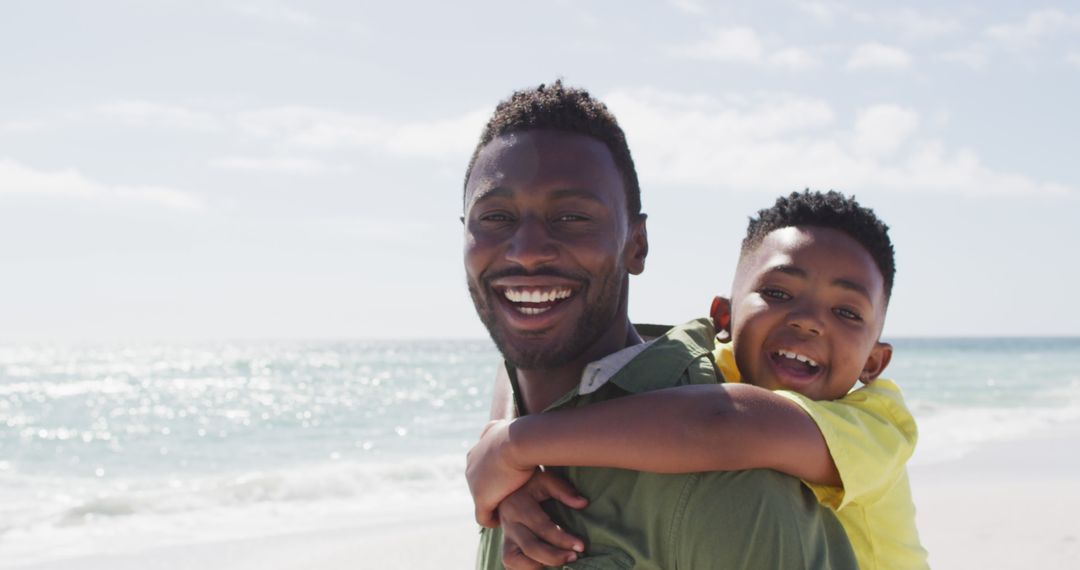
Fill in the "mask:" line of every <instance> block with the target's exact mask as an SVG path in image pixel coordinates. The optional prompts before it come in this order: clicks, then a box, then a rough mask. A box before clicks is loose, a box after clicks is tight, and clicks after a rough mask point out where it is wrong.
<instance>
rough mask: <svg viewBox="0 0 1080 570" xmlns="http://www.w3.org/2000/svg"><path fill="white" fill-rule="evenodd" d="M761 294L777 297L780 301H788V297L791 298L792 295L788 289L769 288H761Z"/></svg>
mask: <svg viewBox="0 0 1080 570" xmlns="http://www.w3.org/2000/svg"><path fill="white" fill-rule="evenodd" d="M761 296H762V297H768V298H770V299H777V300H779V301H787V300H788V299H790V298H791V295H789V294H788V293H787V292H786V291H781V290H780V289H768V288H766V289H762V290H761Z"/></svg>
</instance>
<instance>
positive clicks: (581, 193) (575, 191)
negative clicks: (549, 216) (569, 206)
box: [551, 188, 604, 204]
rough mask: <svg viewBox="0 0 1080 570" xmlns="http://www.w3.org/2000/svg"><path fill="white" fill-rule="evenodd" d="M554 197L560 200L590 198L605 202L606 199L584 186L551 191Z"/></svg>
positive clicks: (590, 199)
mask: <svg viewBox="0 0 1080 570" xmlns="http://www.w3.org/2000/svg"><path fill="white" fill-rule="evenodd" d="M551 197H552V198H553V199H556V200H559V199H564V198H579V199H582V200H589V201H592V202H599V203H601V204H602V203H603V202H604V201H603V200H601V199H600V197H599V196H597V195H596V193H595V192H590V191H588V190H585V189H583V188H565V189H562V190H555V191H554V192H552V193H551Z"/></svg>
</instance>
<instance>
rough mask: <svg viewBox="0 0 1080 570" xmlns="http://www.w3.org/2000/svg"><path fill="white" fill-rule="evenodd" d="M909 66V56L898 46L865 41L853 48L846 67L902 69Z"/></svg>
mask: <svg viewBox="0 0 1080 570" xmlns="http://www.w3.org/2000/svg"><path fill="white" fill-rule="evenodd" d="M910 66H911V56H910V55H908V53H907V52H906V51H904V50H902V49H900V48H898V47H894V46H887V45H884V44H879V43H866V44H862V45H860V46H858V47H856V48H855V51H853V52H852V54H851V58H849V59H848V62H847V67H848V69H852V70H858V69H904V68H907V67H910Z"/></svg>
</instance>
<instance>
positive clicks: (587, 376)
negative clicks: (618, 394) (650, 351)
mask: <svg viewBox="0 0 1080 570" xmlns="http://www.w3.org/2000/svg"><path fill="white" fill-rule="evenodd" d="M654 342H656V339H655V338H654V339H652V340H650V341H647V342H642V343H638V344H635V345H632V346H628V347H626V348H624V349H622V350H620V351H618V352H613V353H611V354H609V355H607V356H605V357H603V358H601V359H600V360H597V361H595V362H590V363H588V364H586V365H585V371H584V372H582V373H581V382H580V383H579V384H578V395H580V396H584V395H586V394H592V393H593V392H595V391H597V390H599V389H600V387H601V386H603V385H604V384H607V382H608V380H611V377H612V376H614V375H615V373H616V372H618V371H619V370H622V368H623V367H624V366H626V365H627V364H629V363H630V361H631V360H633V359H634V357H635V356H637V355H639V354H641V353H642V352H643V351H644V350H645V349H646V348H648V347H649V345H650V344H652V343H654Z"/></svg>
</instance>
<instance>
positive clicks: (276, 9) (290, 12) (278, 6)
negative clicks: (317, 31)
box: [232, 2, 318, 26]
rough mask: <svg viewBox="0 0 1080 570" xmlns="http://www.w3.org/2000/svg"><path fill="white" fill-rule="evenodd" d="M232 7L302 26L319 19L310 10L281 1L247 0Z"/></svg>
mask: <svg viewBox="0 0 1080 570" xmlns="http://www.w3.org/2000/svg"><path fill="white" fill-rule="evenodd" d="M232 9H233V10H234V11H235V12H238V13H240V14H244V15H247V16H255V17H256V18H262V19H264V20H270V21H274V22H286V23H290V24H298V25H301V26H312V25H315V24H316V23H318V19H317V18H316V17H315V16H312V15H311V14H309V13H308V12H305V11H303V10H298V9H296V8H293V7H290V6H287V5H285V4H282V3H280V2H245V3H242V4H235V5H233V6H232Z"/></svg>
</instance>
